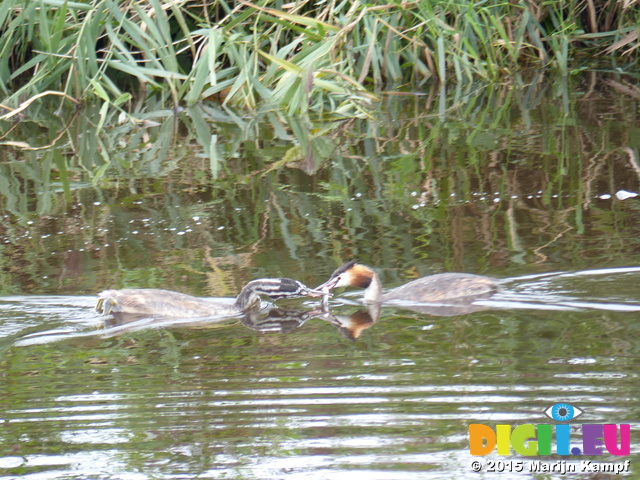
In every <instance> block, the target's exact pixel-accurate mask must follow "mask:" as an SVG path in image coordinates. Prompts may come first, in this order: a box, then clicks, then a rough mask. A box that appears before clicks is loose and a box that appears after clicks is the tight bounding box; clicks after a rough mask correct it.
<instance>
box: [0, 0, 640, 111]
mask: <svg viewBox="0 0 640 480" xmlns="http://www.w3.org/2000/svg"><path fill="white" fill-rule="evenodd" d="M639 24H640V3H639V2H638V1H637V0H624V1H623V0H617V1H614V0H608V1H588V2H583V1H575V0H573V1H568V2H567V1H560V0H551V1H548V2H528V1H518V2H506V1H504V2H490V1H483V2H476V1H470V0H456V1H453V2H452V1H450V0H446V1H444V0H417V1H400V0H395V1H391V2H388V3H381V4H376V3H372V4H368V3H363V2H346V1H331V2H309V1H299V2H295V3H285V2H282V1H267V0H262V1H259V2H255V3H252V2H249V1H241V2H226V1H220V0H214V1H212V2H204V3H203V2H200V1H194V0H181V1H162V0H150V1H141V0H131V1H128V2H120V1H117V0H97V1H93V2H84V1H62V0H40V1H25V0H3V1H2V2H1V4H0V33H1V34H2V35H1V36H0V93H1V94H2V95H3V96H4V101H2V102H0V103H2V104H4V107H3V109H4V111H2V110H0V120H2V119H5V120H8V119H10V118H12V117H15V116H17V115H18V114H19V112H21V111H22V110H20V109H19V108H18V107H19V105H23V104H24V102H26V101H29V100H30V99H32V98H34V97H36V96H39V95H49V94H51V92H57V93H56V94H57V95H61V94H64V95H65V97H60V98H66V99H71V100H74V101H80V100H84V99H87V98H91V97H98V98H99V99H101V100H102V101H103V102H105V105H108V106H107V107H104V108H105V109H107V108H109V109H116V110H117V109H124V111H127V112H130V111H134V110H135V109H136V105H140V104H144V102H145V100H146V99H147V98H148V96H149V95H150V94H160V95H161V97H162V98H163V102H164V103H165V105H166V106H167V107H171V108H176V107H177V106H178V105H193V104H195V103H197V102H200V101H201V100H203V99H216V100H218V101H221V102H222V103H223V104H224V105H235V106H240V107H243V108H247V109H250V110H255V109H256V108H258V107H259V106H261V105H266V106H269V107H274V106H275V107H276V108H278V109H282V110H283V111H284V112H286V113H289V114H294V113H295V114H298V113H302V112H307V111H312V112H314V113H317V114H322V113H328V112H329V113H331V114H332V115H334V116H343V117H352V116H361V115H366V114H367V113H368V110H367V109H366V108H365V107H366V105H367V104H368V102H370V101H371V100H373V99H375V98H376V96H375V94H374V92H375V91H378V90H384V89H386V88H389V86H394V87H402V86H404V87H405V88H409V89H414V88H415V87H416V86H417V85H419V84H420V83H422V82H424V81H425V80H428V79H439V80H441V81H445V80H446V81H449V80H456V81H457V82H465V81H470V80H477V79H486V80H497V79H500V78H503V77H504V76H505V75H510V74H513V73H515V72H517V71H520V70H522V69H523V68H530V67H534V68H541V67H552V68H555V69H557V70H558V71H560V72H562V73H564V74H567V73H569V72H570V71H571V70H572V69H574V68H580V67H584V66H585V65H589V64H590V63H591V64H592V63H593V58H594V56H595V58H597V59H604V58H609V59H610V62H611V63H612V64H614V65H615V66H616V67H618V68H621V69H634V68H635V69H636V70H637V62H638V58H639V50H638V46H639V45H640V43H639V41H638V25H639ZM584 58H589V61H588V62H587V61H585V60H582V59H584ZM65 101H66V100H65ZM139 109H140V108H139V107H138V110H139Z"/></svg>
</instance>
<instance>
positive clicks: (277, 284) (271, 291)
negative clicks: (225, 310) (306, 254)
mask: <svg viewBox="0 0 640 480" xmlns="http://www.w3.org/2000/svg"><path fill="white" fill-rule="evenodd" d="M260 295H266V296H268V297H269V298H271V299H272V300H279V299H280V298H296V297H321V296H322V295H325V294H324V293H323V292H321V291H319V290H317V289H316V290H314V289H311V288H309V287H307V286H306V285H304V284H303V283H301V282H298V281H297V280H292V279H290V278H259V279H258V280H252V281H250V282H249V283H247V284H246V285H245V286H244V287H243V288H242V290H241V291H240V294H239V295H238V297H237V298H236V302H235V306H236V307H237V308H238V309H239V310H242V311H244V310H246V309H248V308H249V307H251V306H252V305H253V304H255V303H256V302H258V301H259V300H260Z"/></svg>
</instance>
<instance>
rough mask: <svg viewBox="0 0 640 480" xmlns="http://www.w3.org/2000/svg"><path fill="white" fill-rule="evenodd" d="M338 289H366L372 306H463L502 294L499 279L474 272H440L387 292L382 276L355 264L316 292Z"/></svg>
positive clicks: (339, 270)
mask: <svg viewBox="0 0 640 480" xmlns="http://www.w3.org/2000/svg"><path fill="white" fill-rule="evenodd" d="M338 287H357V288H364V289H365V291H364V300H365V302H368V303H385V302H394V301H402V302H414V303H442V304H449V303H455V304H459V303H468V302H471V301H473V300H474V299H476V298H478V297H483V296H488V295H490V294H492V293H495V292H496V291H498V280H496V279H494V278H490V277H484V276H481V275H474V274H470V273H438V274H435V275H429V276H426V277H422V278H419V279H417V280H413V281H411V282H409V283H406V284H405V285H402V286H400V287H397V288H394V289H393V290H390V291H389V292H387V293H383V291H382V283H381V282H380V277H378V274H377V273H376V272H375V271H374V270H373V269H372V268H370V267H368V266H366V265H362V264H361V263H357V262H353V261H351V262H346V263H345V264H343V265H342V266H340V267H339V268H337V269H336V270H335V271H334V272H333V274H332V275H331V277H330V278H329V280H327V281H326V282H325V283H323V284H322V285H320V286H319V287H317V288H316V290H324V291H327V290H331V289H332V288H338Z"/></svg>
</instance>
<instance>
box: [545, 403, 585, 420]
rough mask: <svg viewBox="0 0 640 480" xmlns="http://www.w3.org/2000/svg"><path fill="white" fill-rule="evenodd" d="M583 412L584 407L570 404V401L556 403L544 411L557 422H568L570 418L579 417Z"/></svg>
mask: <svg viewBox="0 0 640 480" xmlns="http://www.w3.org/2000/svg"><path fill="white" fill-rule="evenodd" d="M583 413H584V411H583V410H582V409H580V408H578V407H574V406H572V405H569V404H568V403H556V404H555V405H551V406H550V407H549V408H547V409H546V410H545V411H544V414H545V415H546V416H547V417H549V418H550V419H551V420H555V421H556V422H568V421H569V420H573V419H574V418H578V417H579V416H580V415H582V414H583Z"/></svg>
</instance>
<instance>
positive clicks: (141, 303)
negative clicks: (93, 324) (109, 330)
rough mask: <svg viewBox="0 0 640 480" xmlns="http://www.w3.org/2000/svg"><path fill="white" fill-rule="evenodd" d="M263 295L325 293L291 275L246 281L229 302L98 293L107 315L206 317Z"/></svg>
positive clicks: (168, 294) (159, 293) (149, 292)
mask: <svg viewBox="0 0 640 480" xmlns="http://www.w3.org/2000/svg"><path fill="white" fill-rule="evenodd" d="M260 295H266V296H268V297H270V298H271V299H273V300H277V299H280V298H295V297H304V296H309V297H319V296H322V295H323V293H322V292H320V291H316V290H312V289H310V288H308V287H307V286H305V285H304V284H302V283H300V282H298V281H297V280H291V279H290V278H261V279H258V280H252V281H251V282H249V283H247V284H246V285H245V286H244V287H243V288H242V290H241V291H240V294H239V295H238V296H237V297H236V299H235V302H233V303H231V302H229V303H228V304H225V303H220V302H215V301H212V300H205V299H202V298H197V297H192V296H191V295H186V294H184V293H178V292H173V291H171V290H162V289H155V288H125V289H122V290H105V291H103V292H101V293H99V294H98V302H97V303H96V310H97V311H98V312H100V313H102V314H104V315H107V314H110V313H119V314H125V315H158V316H164V317H182V318H189V317H206V316H213V315H236V314H239V313H242V312H244V311H246V310H248V309H250V308H251V307H252V306H254V305H256V304H257V303H258V302H259V301H260Z"/></svg>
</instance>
